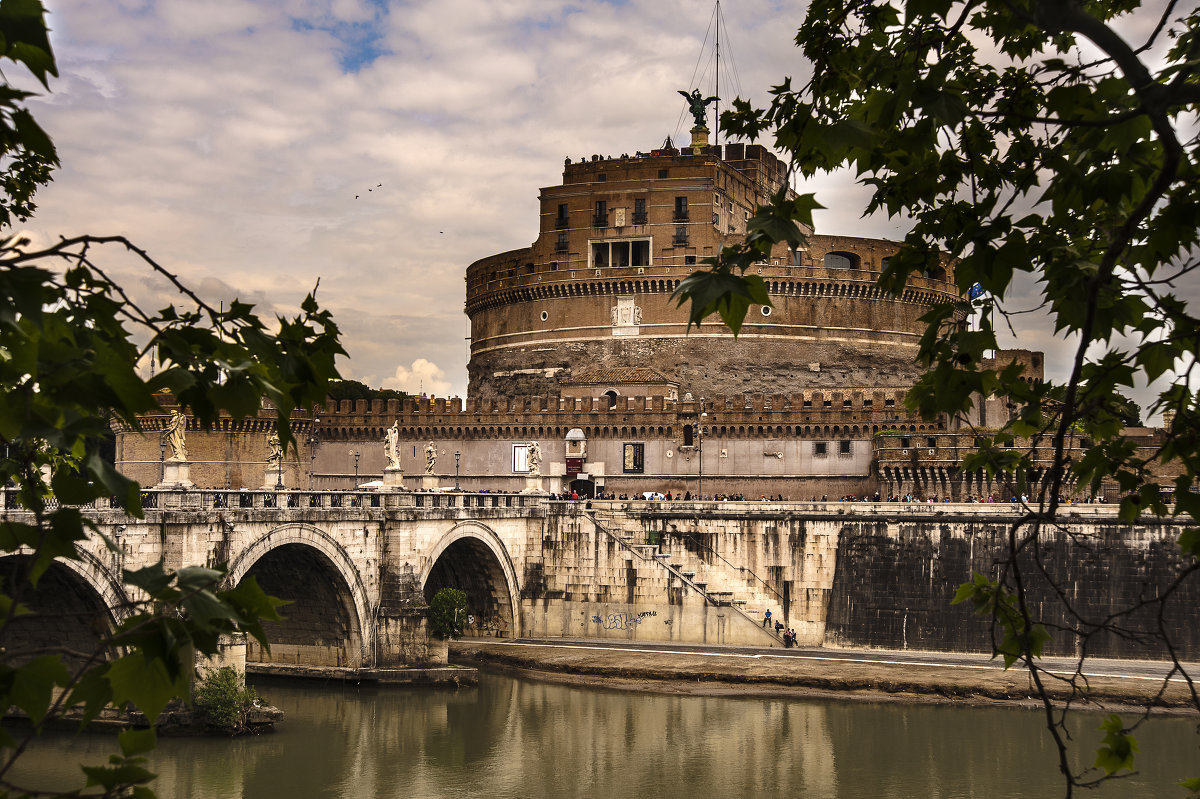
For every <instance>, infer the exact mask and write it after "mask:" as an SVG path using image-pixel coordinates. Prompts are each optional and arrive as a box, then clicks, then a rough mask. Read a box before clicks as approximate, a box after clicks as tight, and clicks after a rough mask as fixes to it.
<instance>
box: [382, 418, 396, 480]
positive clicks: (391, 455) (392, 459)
mask: <svg viewBox="0 0 1200 799" xmlns="http://www.w3.org/2000/svg"><path fill="white" fill-rule="evenodd" d="M383 454H384V457H386V458H387V468H389V469H399V468H400V421H399V420H396V421H394V422H392V426H391V427H389V428H388V429H387V432H385V433H384V434H383Z"/></svg>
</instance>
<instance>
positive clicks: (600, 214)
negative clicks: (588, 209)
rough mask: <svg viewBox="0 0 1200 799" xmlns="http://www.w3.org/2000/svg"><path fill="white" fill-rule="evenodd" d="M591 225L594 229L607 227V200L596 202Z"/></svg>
mask: <svg viewBox="0 0 1200 799" xmlns="http://www.w3.org/2000/svg"><path fill="white" fill-rule="evenodd" d="M592 224H593V225H594V226H596V227H606V226H607V225H608V201H607V200H596V214H595V216H594V217H593V218H592Z"/></svg>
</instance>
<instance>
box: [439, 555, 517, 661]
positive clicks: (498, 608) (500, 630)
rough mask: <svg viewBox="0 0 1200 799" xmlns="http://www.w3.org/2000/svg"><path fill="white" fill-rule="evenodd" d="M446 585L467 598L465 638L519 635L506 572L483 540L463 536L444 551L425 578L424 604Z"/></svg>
mask: <svg viewBox="0 0 1200 799" xmlns="http://www.w3.org/2000/svg"><path fill="white" fill-rule="evenodd" d="M447 586H448V587H450V588H457V589H458V590H460V591H462V592H463V593H465V594H466V595H467V624H466V625H465V626H464V633H465V634H466V635H468V636H485V635H491V636H495V637H497V638H505V637H513V636H514V635H516V633H517V625H516V619H514V618H513V601H512V596H511V593H510V588H509V583H508V580H507V578H506V576H505V570H504V568H503V566H502V565H501V563H500V559H499V558H498V557H497V556H496V554H495V553H494V552H493V551H492V549H491V547H489V546H488V544H487V543H486V542H485V541H484V540H483V539H481V538H477V537H474V536H464V537H462V538H458V539H456V540H454V541H452V542H451V543H450V544H449V545H448V546H447V547H446V548H445V549H443V550H442V552H441V554H440V555H438V556H437V560H435V561H434V563H433V566H432V567H431V568H430V570H429V576H428V577H426V578H425V588H424V593H425V601H426V602H429V601H430V600H432V599H433V596H434V594H436V593H437V592H438V591H440V590H441V589H442V588H444V587H447Z"/></svg>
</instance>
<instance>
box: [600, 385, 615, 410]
mask: <svg viewBox="0 0 1200 799" xmlns="http://www.w3.org/2000/svg"><path fill="white" fill-rule="evenodd" d="M602 396H603V398H604V402H605V407H606V408H608V409H609V410H610V411H611V410H614V409H615V408H616V407H617V392H615V391H613V390H612V389H609V390H608V391H605V392H604V394H603V395H602Z"/></svg>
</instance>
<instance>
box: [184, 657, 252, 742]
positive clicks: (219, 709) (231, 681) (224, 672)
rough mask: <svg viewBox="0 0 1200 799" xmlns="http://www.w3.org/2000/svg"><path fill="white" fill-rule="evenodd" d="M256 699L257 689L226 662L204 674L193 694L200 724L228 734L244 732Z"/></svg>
mask: <svg viewBox="0 0 1200 799" xmlns="http://www.w3.org/2000/svg"><path fill="white" fill-rule="evenodd" d="M259 702H260V699H259V696H258V692H257V691H255V690H254V689H253V688H252V687H250V686H248V685H246V684H245V680H244V679H243V677H242V675H240V674H238V673H237V671H236V670H234V669H232V668H230V667H229V666H222V667H221V668H219V669H213V670H212V671H210V672H208V673H207V674H205V675H204V679H202V680H201V681H200V684H199V685H197V686H196V692H195V696H194V704H195V707H196V712H197V713H198V714H199V717H200V720H201V721H202V722H203V723H204V726H205V727H208V728H209V729H214V730H220V731H222V732H228V733H229V734H230V735H237V734H239V733H243V732H246V730H247V723H246V722H247V718H248V715H249V713H250V710H251V709H252V708H253V707H254V706H255V705H257V704H259Z"/></svg>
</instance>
